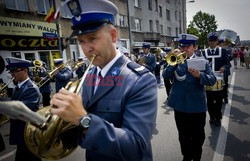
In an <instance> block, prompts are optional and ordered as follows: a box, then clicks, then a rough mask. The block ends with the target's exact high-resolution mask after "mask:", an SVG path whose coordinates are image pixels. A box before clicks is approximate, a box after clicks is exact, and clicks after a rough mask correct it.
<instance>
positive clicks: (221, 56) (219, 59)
mask: <svg viewBox="0 0 250 161" xmlns="http://www.w3.org/2000/svg"><path fill="white" fill-rule="evenodd" d="M202 55H203V56H204V57H205V58H206V59H208V61H209V63H210V67H211V68H212V70H214V71H219V70H220V68H221V67H224V69H225V71H224V74H226V75H230V68H231V64H230V59H229V57H228V53H227V51H226V49H224V48H221V47H217V48H215V54H212V53H211V51H210V48H207V49H205V50H204V51H203V52H202ZM213 59H214V62H215V63H214V69H213ZM214 71H213V72H214Z"/></svg>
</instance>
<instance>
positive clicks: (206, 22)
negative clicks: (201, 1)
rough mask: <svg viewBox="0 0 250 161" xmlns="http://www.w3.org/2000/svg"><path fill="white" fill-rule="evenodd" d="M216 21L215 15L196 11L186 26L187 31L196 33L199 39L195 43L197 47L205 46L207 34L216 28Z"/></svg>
mask: <svg viewBox="0 0 250 161" xmlns="http://www.w3.org/2000/svg"><path fill="white" fill-rule="evenodd" d="M216 23H217V21H216V20H215V16H214V15H212V14H209V13H203V12H201V11H199V12H197V13H196V14H195V15H194V17H193V20H192V21H191V22H190V24H189V25H188V28H187V33H189V34H193V35H196V36H197V37H198V38H199V39H198V41H197V45H199V47H202V48H203V47H204V46H205V45H206V46H207V35H208V33H210V32H215V31H216V30H217V26H218V25H217V24H216Z"/></svg>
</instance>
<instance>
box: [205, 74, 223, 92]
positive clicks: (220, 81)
mask: <svg viewBox="0 0 250 161" xmlns="http://www.w3.org/2000/svg"><path fill="white" fill-rule="evenodd" d="M214 75H215V77H216V79H217V81H216V82H215V84H214V85H213V86H206V91H221V90H223V85H224V80H223V74H222V73H219V72H215V73H214Z"/></svg>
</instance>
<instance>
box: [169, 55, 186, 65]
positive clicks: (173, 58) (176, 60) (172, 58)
mask: <svg viewBox="0 0 250 161" xmlns="http://www.w3.org/2000/svg"><path fill="white" fill-rule="evenodd" d="M186 59H187V53H186V52H182V53H179V54H177V55H176V54H175V53H169V54H168V55H167V56H166V57H165V61H166V62H167V63H168V64H169V65H171V66H174V65H176V64H180V63H181V64H183V63H184V60H186Z"/></svg>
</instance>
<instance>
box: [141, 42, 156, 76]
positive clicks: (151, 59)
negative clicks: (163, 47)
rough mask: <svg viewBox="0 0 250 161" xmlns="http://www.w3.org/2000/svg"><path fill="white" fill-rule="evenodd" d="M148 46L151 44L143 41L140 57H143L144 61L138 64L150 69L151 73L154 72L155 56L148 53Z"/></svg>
mask: <svg viewBox="0 0 250 161" xmlns="http://www.w3.org/2000/svg"><path fill="white" fill-rule="evenodd" d="M150 47H151V45H150V44H149V43H143V45H142V49H143V56H142V57H141V58H140V59H144V60H145V62H143V64H140V65H143V66H145V67H146V68H147V69H148V70H149V71H151V73H154V71H155V67H156V60H155V56H154V55H153V54H152V53H150ZM139 62H140V61H139Z"/></svg>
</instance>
